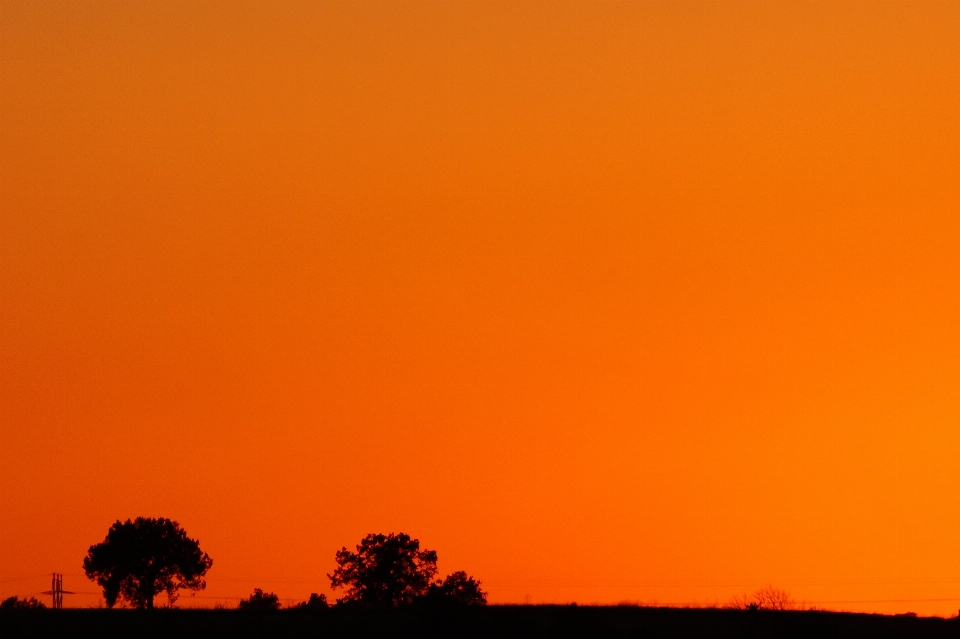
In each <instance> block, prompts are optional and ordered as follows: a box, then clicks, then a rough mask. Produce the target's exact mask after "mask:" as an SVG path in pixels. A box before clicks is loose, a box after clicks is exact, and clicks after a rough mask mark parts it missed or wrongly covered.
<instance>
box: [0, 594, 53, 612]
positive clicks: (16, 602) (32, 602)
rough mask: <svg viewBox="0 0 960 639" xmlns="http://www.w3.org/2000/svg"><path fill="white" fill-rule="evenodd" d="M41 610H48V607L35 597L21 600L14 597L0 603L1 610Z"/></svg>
mask: <svg viewBox="0 0 960 639" xmlns="http://www.w3.org/2000/svg"><path fill="white" fill-rule="evenodd" d="M40 608H46V606H45V605H43V604H42V603H41V602H39V601H37V600H36V599H34V598H33V597H26V598H24V599H21V598H20V597H16V596H14V597H7V598H6V599H4V600H3V601H0V610H39V609H40Z"/></svg>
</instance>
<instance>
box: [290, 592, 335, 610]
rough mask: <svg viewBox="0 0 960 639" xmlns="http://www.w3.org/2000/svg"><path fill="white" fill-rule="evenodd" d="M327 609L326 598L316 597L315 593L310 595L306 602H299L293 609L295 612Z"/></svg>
mask: <svg viewBox="0 0 960 639" xmlns="http://www.w3.org/2000/svg"><path fill="white" fill-rule="evenodd" d="M327 607H328V604H327V596H326V595H318V594H317V593H315V592H311V593H310V598H309V599H308V600H306V601H301V602H300V603H298V604H297V605H296V606H294V608H296V609H297V610H326V609H327Z"/></svg>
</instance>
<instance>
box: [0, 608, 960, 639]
mask: <svg viewBox="0 0 960 639" xmlns="http://www.w3.org/2000/svg"><path fill="white" fill-rule="evenodd" d="M406 636H421V637H467V638H470V637H498V638H499V637H671V638H672V637H681V638H682V637H738V638H739V637H745V638H748V639H749V638H752V637H786V638H789V637H817V638H820V637H823V638H831V637H838V638H839V637H911V638H913V637H938V638H939V637H949V638H950V639H960V620H958V619H956V618H954V619H940V618H929V617H919V618H917V617H905V616H884V615H863V614H849V613H831V612H768V611H752V612H750V611H739V610H719V609H682V608H638V607H626V606H624V607H620V606H610V607H606V606H579V607H577V606H487V607H485V608H474V609H469V610H453V611H452V610H425V609H406V610H363V609H330V610H325V611H319V612H316V611H313V612H304V611H298V610H281V611H277V612H241V611H236V610H154V611H136V610H95V609H88V610H82V609H75V610H40V611H3V612H2V613H0V637H2V639H15V638H17V637H105V638H110V637H124V638H126V637H145V638H150V637H156V638H160V637H162V638H164V639H181V638H192V637H204V638H207V637H278V638H285V637H315V638H322V637H331V638H335V637H406Z"/></svg>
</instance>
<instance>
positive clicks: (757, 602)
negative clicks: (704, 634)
mask: <svg viewBox="0 0 960 639" xmlns="http://www.w3.org/2000/svg"><path fill="white" fill-rule="evenodd" d="M796 607H797V603H796V601H795V600H794V599H793V597H791V596H790V593H788V592H787V591H786V590H784V589H783V588H775V587H774V586H764V587H763V588H760V589H759V590H757V591H756V592H755V593H753V594H752V595H746V594H745V595H737V596H734V598H733V601H731V602H730V603H729V604H727V608H733V609H735V610H793V609H794V608H796Z"/></svg>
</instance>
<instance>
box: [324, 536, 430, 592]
mask: <svg viewBox="0 0 960 639" xmlns="http://www.w3.org/2000/svg"><path fill="white" fill-rule="evenodd" d="M436 574H437V553H436V552H435V551H433V550H421V549H420V542H419V541H418V540H416V539H411V538H410V536H409V535H407V534H405V533H399V534H393V533H391V534H389V535H381V534H378V535H373V534H371V535H367V536H366V537H364V538H363V540H362V541H361V542H360V543H359V544H358V545H357V550H356V552H353V551H350V550H347V549H346V547H344V548H342V549H341V550H339V551H337V569H336V570H334V571H333V574H332V575H327V576H328V577H329V578H330V584H331V585H332V586H333V587H334V588H344V589H346V592H345V594H344V596H343V598H342V599H341V600H340V601H343V602H344V603H361V604H365V605H370V606H399V605H404V604H410V603H413V602H414V601H415V600H416V599H418V598H420V597H423V596H424V595H426V594H427V592H428V590H429V589H430V583H431V582H432V581H433V578H434V576H435V575H436Z"/></svg>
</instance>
